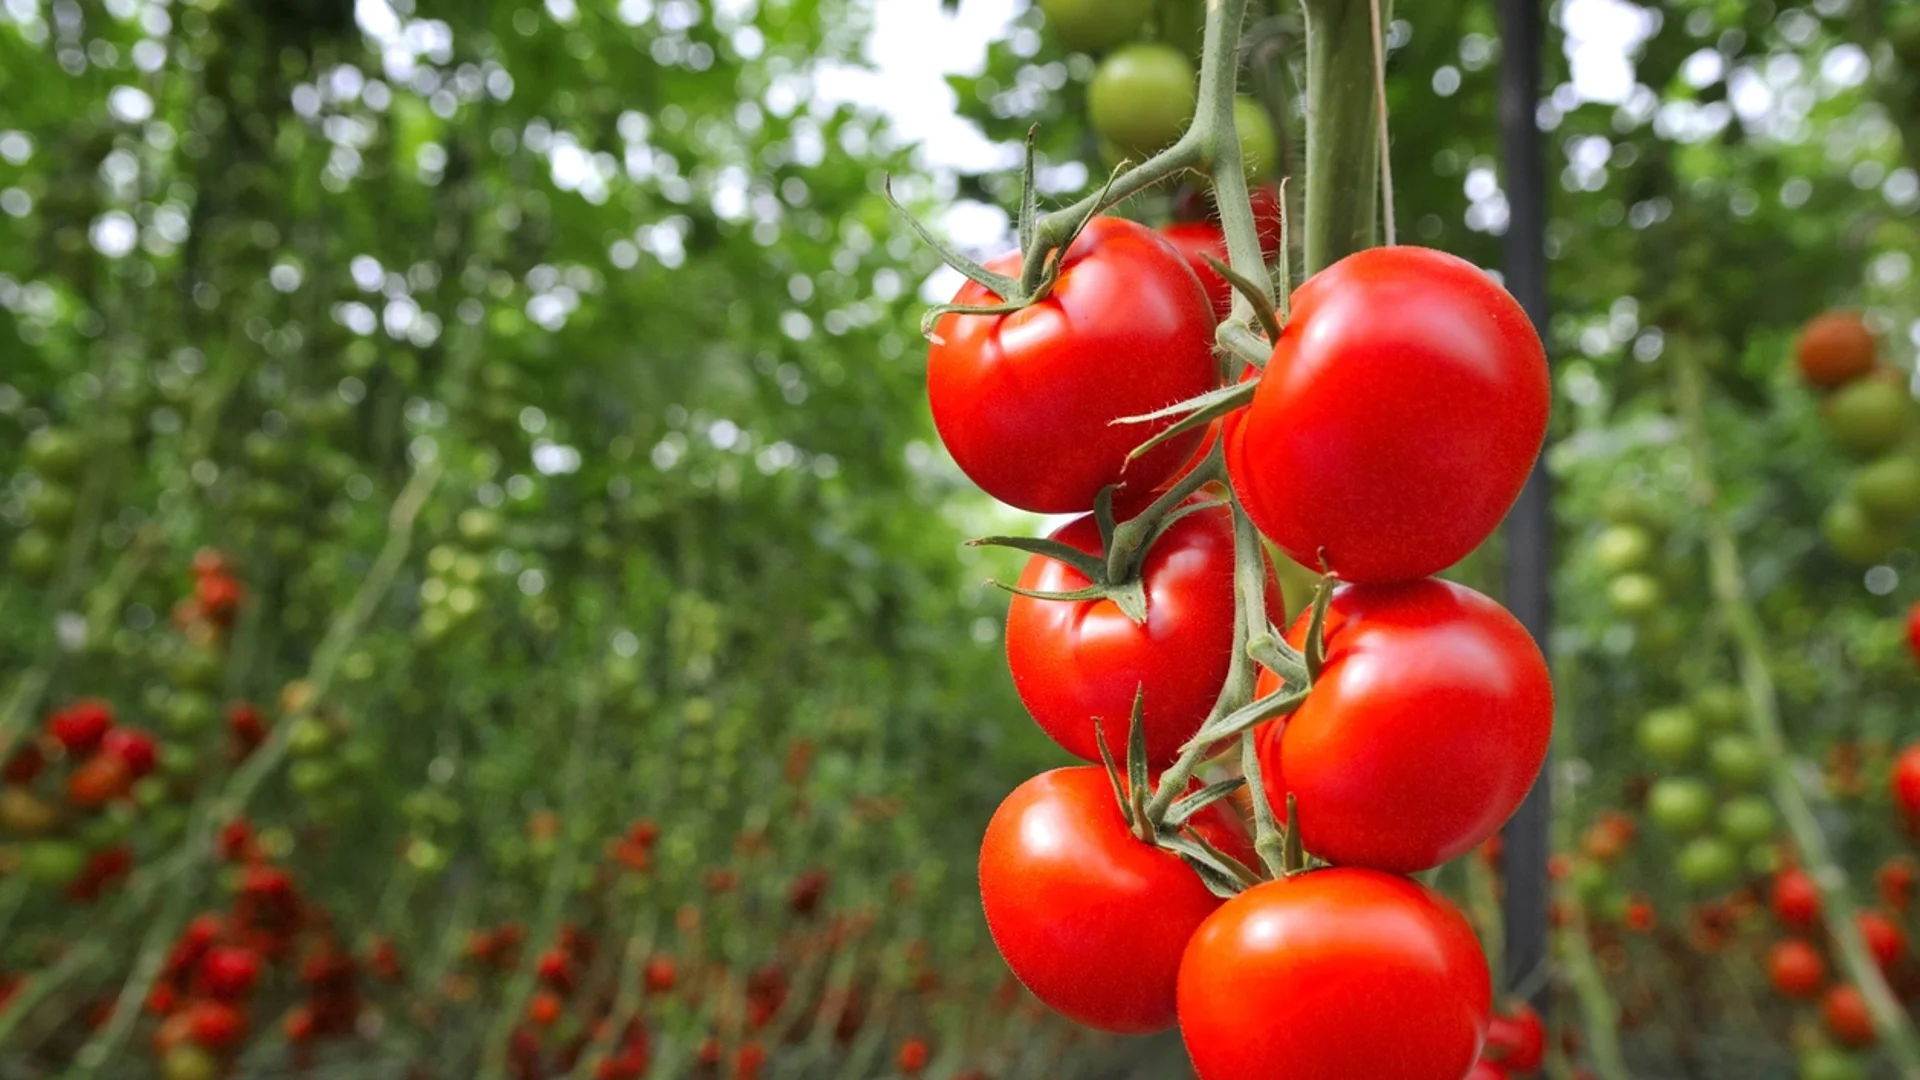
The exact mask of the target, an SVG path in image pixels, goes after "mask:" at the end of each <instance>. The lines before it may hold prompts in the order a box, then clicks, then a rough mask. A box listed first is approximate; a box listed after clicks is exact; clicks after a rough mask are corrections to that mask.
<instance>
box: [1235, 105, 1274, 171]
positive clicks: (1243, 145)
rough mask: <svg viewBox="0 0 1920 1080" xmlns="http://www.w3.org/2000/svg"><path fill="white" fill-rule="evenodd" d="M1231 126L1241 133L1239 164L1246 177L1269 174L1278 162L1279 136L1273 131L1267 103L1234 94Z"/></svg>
mask: <svg viewBox="0 0 1920 1080" xmlns="http://www.w3.org/2000/svg"><path fill="white" fill-rule="evenodd" d="M1233 127H1234V130H1235V131H1238V132H1239V133H1240V168H1241V171H1243V172H1245V173H1246V174H1247V179H1249V180H1253V181H1260V180H1265V179H1266V178H1267V177H1269V176H1272V175H1273V171H1274V169H1275V168H1276V167H1278V166H1279V164H1280V136H1278V135H1277V134H1275V133H1274V130H1273V118H1272V117H1270V116H1268V115H1267V107H1266V106H1265V105H1262V104H1260V102H1259V101H1257V100H1255V99H1253V98H1250V97H1247V96H1245V95H1241V96H1240V97H1236V98H1234V99H1233Z"/></svg>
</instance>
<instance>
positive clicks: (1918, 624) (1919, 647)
mask: <svg viewBox="0 0 1920 1080" xmlns="http://www.w3.org/2000/svg"><path fill="white" fill-rule="evenodd" d="M1907 651H1908V652H1911V653H1912V654H1913V658H1914V660H1916V661H1920V602H1916V603H1915V604H1914V605H1913V607H1912V608H1910V609H1908V611H1907ZM1915 790H1916V791H1920V786H1916V788H1915Z"/></svg>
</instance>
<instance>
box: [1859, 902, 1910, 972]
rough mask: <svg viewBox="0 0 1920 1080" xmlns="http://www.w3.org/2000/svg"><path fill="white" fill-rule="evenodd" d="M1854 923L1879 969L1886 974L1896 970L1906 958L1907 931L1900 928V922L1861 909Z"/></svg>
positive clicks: (1875, 912)
mask: <svg viewBox="0 0 1920 1080" xmlns="http://www.w3.org/2000/svg"><path fill="white" fill-rule="evenodd" d="M1854 925H1855V926H1857V927H1859V928H1860V937H1861V938H1862V939H1863V940H1865V941H1866V943H1867V951H1868V952H1870V953H1872V954H1873V962H1874V963H1875V964H1878V965H1879V966H1880V970H1881V971H1882V972H1883V973H1885V974H1887V975H1892V974H1893V973H1894V972H1895V971H1898V970H1899V968H1900V965H1901V964H1903V963H1904V962H1905V961H1906V959H1907V932H1906V931H1905V930H1902V929H1900V924H1899V923H1897V922H1894V921H1893V920H1892V919H1889V918H1887V917H1886V916H1885V915H1882V914H1880V913H1879V912H1877V911H1863V912H1861V913H1860V914H1859V916H1858V917H1857V918H1856V919H1855V920H1854Z"/></svg>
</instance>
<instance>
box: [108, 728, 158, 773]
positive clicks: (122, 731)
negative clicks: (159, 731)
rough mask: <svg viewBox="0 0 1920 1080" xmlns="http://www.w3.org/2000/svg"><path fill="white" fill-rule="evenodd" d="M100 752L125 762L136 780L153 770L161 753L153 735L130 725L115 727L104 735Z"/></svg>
mask: <svg viewBox="0 0 1920 1080" xmlns="http://www.w3.org/2000/svg"><path fill="white" fill-rule="evenodd" d="M100 752H101V753H103V754H107V755H109V756H112V757H117V758H119V759H120V760H121V761H123V762H125V763H126V766H127V771H128V772H129V773H131V774H132V776H133V778H134V779H136V780H138V779H139V778H141V777H143V776H145V775H147V774H148V773H150V772H152V771H153V768H154V765H155V764H156V762H157V761H158V754H159V750H158V748H157V747H156V746H155V744H154V741H153V736H151V735H149V734H147V733H146V732H144V731H141V730H140V729H139V728H129V727H123V728H114V729H113V730H112V731H109V732H107V733H106V735H104V736H102V737H101V739H100Z"/></svg>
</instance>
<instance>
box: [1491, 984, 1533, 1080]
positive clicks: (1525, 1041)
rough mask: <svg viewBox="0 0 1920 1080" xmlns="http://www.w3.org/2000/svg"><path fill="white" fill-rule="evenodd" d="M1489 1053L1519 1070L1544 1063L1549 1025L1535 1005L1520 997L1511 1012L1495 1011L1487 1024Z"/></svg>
mask: <svg viewBox="0 0 1920 1080" xmlns="http://www.w3.org/2000/svg"><path fill="white" fill-rule="evenodd" d="M1486 1056H1487V1058H1488V1060H1491V1061H1496V1062H1499V1064H1500V1067H1501V1068H1503V1069H1508V1070H1511V1071H1513V1072H1516V1073H1523V1074H1524V1073H1530V1072H1532V1071H1533V1070H1535V1069H1538V1068H1539V1067H1540V1063H1541V1062H1542V1061H1543V1060H1545V1059H1546V1056H1547V1025H1546V1024H1545V1023H1543V1022H1541V1020H1540V1014H1539V1013H1538V1012H1535V1011H1534V1008H1533V1006H1531V1005H1529V1004H1527V1003H1526V1002H1524V1001H1516V1002H1514V1003H1513V1005H1512V1011H1511V1012H1503V1013H1495V1014H1494V1017H1493V1019H1492V1021H1490V1022H1489V1023H1488V1024H1487V1048H1486Z"/></svg>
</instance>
